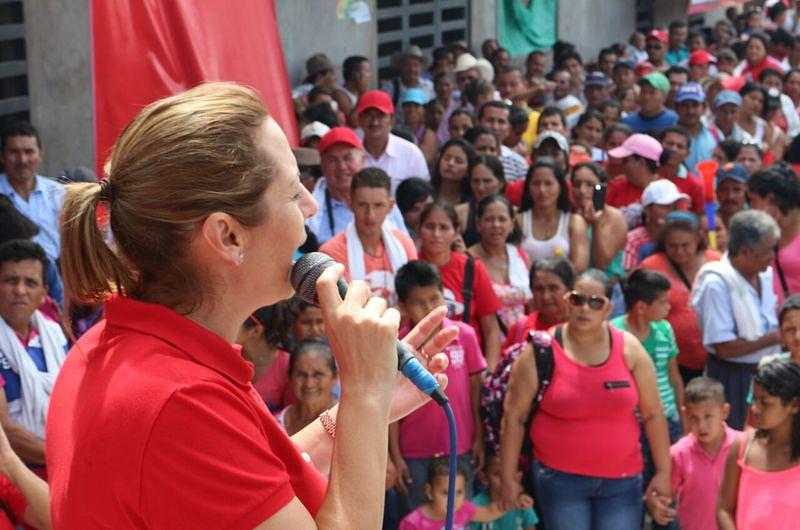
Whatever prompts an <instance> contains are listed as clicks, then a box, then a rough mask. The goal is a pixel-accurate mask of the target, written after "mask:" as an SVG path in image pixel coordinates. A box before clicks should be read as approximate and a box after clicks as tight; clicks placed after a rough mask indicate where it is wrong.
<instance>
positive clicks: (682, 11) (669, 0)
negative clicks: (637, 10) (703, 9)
mask: <svg viewBox="0 0 800 530" xmlns="http://www.w3.org/2000/svg"><path fill="white" fill-rule="evenodd" d="M688 5H689V2H688V0H655V1H654V2H653V23H654V24H655V26H656V27H659V28H665V29H666V28H668V27H669V24H670V22H672V21H673V20H686V9H687V7H688Z"/></svg>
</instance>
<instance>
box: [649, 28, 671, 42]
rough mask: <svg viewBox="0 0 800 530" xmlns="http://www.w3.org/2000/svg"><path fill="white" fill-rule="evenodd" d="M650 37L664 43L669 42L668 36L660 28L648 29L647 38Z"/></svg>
mask: <svg viewBox="0 0 800 530" xmlns="http://www.w3.org/2000/svg"><path fill="white" fill-rule="evenodd" d="M650 39H656V40H659V41H661V42H663V43H664V44H669V37H667V34H666V33H664V32H663V31H662V30H660V29H653V30H650V31H649V32H648V33H647V40H650Z"/></svg>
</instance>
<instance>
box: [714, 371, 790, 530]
mask: <svg viewBox="0 0 800 530" xmlns="http://www.w3.org/2000/svg"><path fill="white" fill-rule="evenodd" d="M753 398H754V399H753V405H752V410H751V412H752V418H753V423H754V425H755V427H756V430H755V431H747V432H746V433H745V434H744V435H742V436H741V437H739V439H737V440H736V441H735V442H734V443H733V445H732V446H731V449H730V452H729V453H728V460H727V462H726V464H725V475H724V478H723V480H722V488H721V490H720V494H719V502H718V507H717V524H718V527H719V529H720V530H731V529H739V530H749V529H762V528H763V529H769V530H789V529H796V528H797V524H798V521H800V502H798V499H797V492H798V491H800V365H798V364H797V363H794V362H792V361H790V360H787V359H773V360H770V361H768V362H762V364H760V365H759V367H758V370H757V371H756V375H755V376H754V377H753Z"/></svg>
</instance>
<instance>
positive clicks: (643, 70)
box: [635, 61, 656, 77]
mask: <svg viewBox="0 0 800 530" xmlns="http://www.w3.org/2000/svg"><path fill="white" fill-rule="evenodd" d="M655 69H656V67H655V66H653V63H651V62H650V61H641V62H639V63H636V70H635V72H636V77H642V76H644V75H647V74H649V73H650V72H654V71H655Z"/></svg>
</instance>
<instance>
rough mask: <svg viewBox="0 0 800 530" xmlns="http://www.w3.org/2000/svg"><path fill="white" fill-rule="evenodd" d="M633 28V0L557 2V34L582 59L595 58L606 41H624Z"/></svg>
mask: <svg viewBox="0 0 800 530" xmlns="http://www.w3.org/2000/svg"><path fill="white" fill-rule="evenodd" d="M657 1H663V2H668V1H671V0H657ZM635 27H636V0H615V1H611V0H603V1H598V0H562V1H560V2H559V3H558V33H557V37H558V38H559V39H561V40H566V41H569V42H573V43H575V45H576V46H577V48H578V52H579V53H580V54H581V56H582V57H583V60H584V61H585V62H589V61H594V60H595V59H597V53H598V52H599V51H600V49H601V48H604V47H606V46H608V45H609V44H612V43H614V42H627V41H628V37H629V36H630V34H631V32H632V31H633V30H634V28H635Z"/></svg>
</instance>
